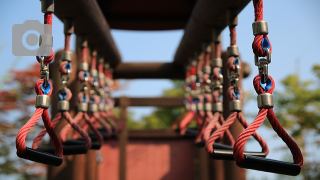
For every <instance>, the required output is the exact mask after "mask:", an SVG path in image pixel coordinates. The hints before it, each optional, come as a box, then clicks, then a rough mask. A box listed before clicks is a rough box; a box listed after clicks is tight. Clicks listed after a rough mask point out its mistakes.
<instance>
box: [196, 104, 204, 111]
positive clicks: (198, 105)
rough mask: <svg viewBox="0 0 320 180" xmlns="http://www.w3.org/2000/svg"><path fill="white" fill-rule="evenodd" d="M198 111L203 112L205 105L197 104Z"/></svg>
mask: <svg viewBox="0 0 320 180" xmlns="http://www.w3.org/2000/svg"><path fill="white" fill-rule="evenodd" d="M197 110H198V111H203V103H198V104H197Z"/></svg>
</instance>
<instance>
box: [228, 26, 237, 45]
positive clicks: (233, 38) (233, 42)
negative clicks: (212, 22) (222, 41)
mask: <svg viewBox="0 0 320 180" xmlns="http://www.w3.org/2000/svg"><path fill="white" fill-rule="evenodd" d="M229 30H230V45H231V46H232V45H236V44H237V31H236V26H229Z"/></svg>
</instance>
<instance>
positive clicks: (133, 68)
mask: <svg viewBox="0 0 320 180" xmlns="http://www.w3.org/2000/svg"><path fill="white" fill-rule="evenodd" d="M242 68H243V76H244V77H247V76H249V74H250V72H251V68H250V65H248V64H247V63H242ZM184 71H185V69H184V67H183V66H180V65H177V64H174V63H163V62H152V63H150V62H134V63H120V64H119V65H118V66H117V67H116V69H115V71H114V76H113V77H114V78H115V79H183V80H184V79H185V72H184Z"/></svg>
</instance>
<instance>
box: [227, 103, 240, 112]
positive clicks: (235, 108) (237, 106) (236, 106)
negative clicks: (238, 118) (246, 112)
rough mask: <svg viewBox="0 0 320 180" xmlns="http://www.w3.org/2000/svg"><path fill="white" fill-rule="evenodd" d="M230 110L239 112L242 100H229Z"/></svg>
mask: <svg viewBox="0 0 320 180" xmlns="http://www.w3.org/2000/svg"><path fill="white" fill-rule="evenodd" d="M229 108H230V112H241V111H242V102H241V101H240V100H232V101H230V102H229Z"/></svg>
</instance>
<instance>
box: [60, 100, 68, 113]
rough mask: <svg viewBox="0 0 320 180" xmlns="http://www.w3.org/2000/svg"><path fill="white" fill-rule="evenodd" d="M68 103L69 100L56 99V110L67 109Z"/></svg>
mask: <svg viewBox="0 0 320 180" xmlns="http://www.w3.org/2000/svg"><path fill="white" fill-rule="evenodd" d="M69 108H70V103H69V101H58V111H60V112H61V111H69Z"/></svg>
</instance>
